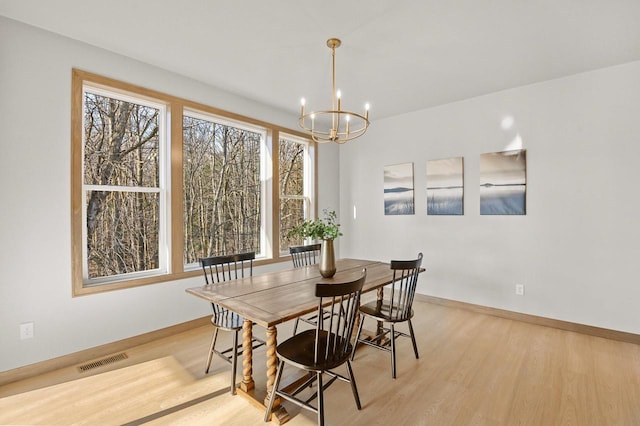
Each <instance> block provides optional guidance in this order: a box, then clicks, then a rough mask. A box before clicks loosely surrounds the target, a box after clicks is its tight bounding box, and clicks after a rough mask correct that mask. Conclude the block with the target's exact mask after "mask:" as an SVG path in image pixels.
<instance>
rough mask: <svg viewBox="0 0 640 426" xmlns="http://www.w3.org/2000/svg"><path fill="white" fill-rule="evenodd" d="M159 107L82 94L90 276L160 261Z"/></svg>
mask: <svg viewBox="0 0 640 426" xmlns="http://www.w3.org/2000/svg"><path fill="white" fill-rule="evenodd" d="M158 114H159V110H158V109H155V108H151V107H149V106H144V105H138V104H135V103H130V102H126V101H123V100H119V99H115V98H111V97H108V96H102V95H98V94H94V93H90V92H85V94H84V121H83V123H84V187H85V194H86V227H87V247H86V250H87V263H88V278H89V279H92V278H98V277H110V276H113V275H120V274H126V273H130V272H139V271H147V270H152V269H157V268H158V267H159V257H158V253H159V248H158V244H159V240H158V235H159V226H160V225H159V205H160V201H159V186H160V183H159V124H158Z"/></svg>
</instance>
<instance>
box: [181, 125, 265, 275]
mask: <svg viewBox="0 0 640 426" xmlns="http://www.w3.org/2000/svg"><path fill="white" fill-rule="evenodd" d="M261 141H262V134H261V133H259V132H252V131H248V130H244V129H240V128H237V127H234V126H232V125H228V124H224V123H217V122H215V121H214V120H213V119H212V120H211V121H210V120H205V119H201V118H195V117H190V116H186V115H185V116H184V118H183V184H184V187H183V192H184V263H185V264H192V263H195V262H197V261H198V259H199V258H200V257H205V256H212V255H221V254H231V253H241V252H248V251H255V252H257V253H259V252H260V248H261V247H260V233H261V223H260V216H261V211H260V206H261V197H262V190H261V182H260V155H261V154H260V149H261V148H260V146H261Z"/></svg>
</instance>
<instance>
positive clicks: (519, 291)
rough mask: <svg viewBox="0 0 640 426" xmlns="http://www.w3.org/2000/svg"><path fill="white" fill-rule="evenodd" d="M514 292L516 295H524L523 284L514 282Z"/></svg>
mask: <svg viewBox="0 0 640 426" xmlns="http://www.w3.org/2000/svg"><path fill="white" fill-rule="evenodd" d="M516 294H517V295H518V296H524V284H516Z"/></svg>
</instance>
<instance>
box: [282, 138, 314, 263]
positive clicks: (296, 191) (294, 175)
mask: <svg viewBox="0 0 640 426" xmlns="http://www.w3.org/2000/svg"><path fill="white" fill-rule="evenodd" d="M279 153H280V159H279V165H280V176H279V179H278V181H279V188H280V230H281V232H280V248H281V250H282V253H284V252H285V250H286V249H287V247H288V246H289V245H299V244H303V241H302V239H300V238H297V237H296V238H289V237H287V233H288V232H289V231H290V230H291V229H293V228H294V227H296V226H298V225H300V224H301V223H302V222H303V221H304V220H306V219H309V218H310V217H311V216H312V215H311V212H312V211H314V210H315V209H314V207H315V206H314V205H313V200H314V197H313V194H314V188H313V185H312V183H313V182H314V178H313V173H314V169H313V166H312V164H313V161H312V155H311V153H310V150H309V142H308V141H306V140H304V139H300V138H296V137H294V136H290V135H286V134H282V135H281V137H280V146H279Z"/></svg>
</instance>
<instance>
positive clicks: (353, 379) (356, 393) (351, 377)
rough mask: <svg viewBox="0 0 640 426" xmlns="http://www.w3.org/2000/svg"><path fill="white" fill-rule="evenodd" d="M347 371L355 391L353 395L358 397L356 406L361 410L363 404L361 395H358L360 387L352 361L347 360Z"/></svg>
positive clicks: (352, 388)
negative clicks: (357, 383) (357, 384)
mask: <svg viewBox="0 0 640 426" xmlns="http://www.w3.org/2000/svg"><path fill="white" fill-rule="evenodd" d="M347 371H348V372H349V383H351V390H352V391H353V397H354V398H355V399H356V407H358V410H361V409H362V406H361V405H360V397H359V396H358V388H357V386H356V378H355V377H354V376H353V369H352V368H351V361H347Z"/></svg>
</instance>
